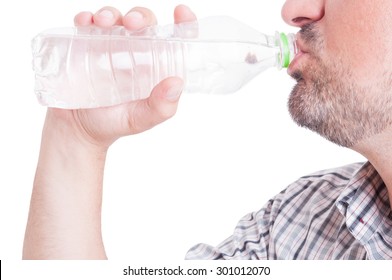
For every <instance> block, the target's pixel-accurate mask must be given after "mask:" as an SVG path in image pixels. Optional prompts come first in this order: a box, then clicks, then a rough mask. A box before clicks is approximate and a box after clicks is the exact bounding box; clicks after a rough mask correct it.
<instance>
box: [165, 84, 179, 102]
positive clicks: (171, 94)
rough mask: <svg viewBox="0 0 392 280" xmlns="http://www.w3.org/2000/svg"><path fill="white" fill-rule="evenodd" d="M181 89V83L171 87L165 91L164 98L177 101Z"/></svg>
mask: <svg viewBox="0 0 392 280" xmlns="http://www.w3.org/2000/svg"><path fill="white" fill-rule="evenodd" d="M182 90H183V85H182V84H180V85H176V86H173V87H171V88H170V89H169V90H168V91H167V93H166V99H167V100H169V101H177V100H178V98H179V97H180V95H181V93H182Z"/></svg>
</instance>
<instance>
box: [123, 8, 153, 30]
mask: <svg viewBox="0 0 392 280" xmlns="http://www.w3.org/2000/svg"><path fill="white" fill-rule="evenodd" d="M123 24H124V26H125V27H126V28H127V29H129V30H140V29H142V28H145V27H148V26H153V25H156V24H157V19H156V17H155V15H154V13H153V12H152V11H151V10H149V9H147V8H143V7H135V8H133V9H131V10H130V11H129V12H128V13H127V14H126V15H125V16H124V18H123Z"/></svg>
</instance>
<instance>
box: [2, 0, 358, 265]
mask: <svg viewBox="0 0 392 280" xmlns="http://www.w3.org/2000/svg"><path fill="white" fill-rule="evenodd" d="M283 2H284V1H283V0H278V1H277V0H275V1H260V0H257V1H256V0H242V1H221V0H220V1H218V0H209V1H200V0H183V1H182V2H179V1H178V0H164V1H153V0H151V1H148V0H144V1H143V0H138V1H136V0H135V1H131V0H129V1H124V0H106V1H101V0H94V1H70V0H56V1H53V0H51V1H49V0H35V1H31V2H30V1H18V0H14V1H8V2H7V4H6V6H4V7H3V11H2V14H1V17H0V21H1V25H0V26H1V27H0V28H1V43H0V56H1V57H0V71H1V75H0V79H1V84H0V86H1V91H2V93H1V96H2V97H1V101H0V122H1V123H0V124H1V125H0V129H1V134H0V259H3V260H4V259H5V260H13V261H18V260H20V258H21V252H22V243H23V236H24V229H25V225H26V219H27V214H28V207H29V200H30V194H31V188H32V183H33V179H34V173H35V166H36V163H37V158H38V153H39V146H40V136H41V130H42V125H43V122H44V117H45V111H46V109H45V108H44V107H42V106H40V105H39V104H38V103H37V101H36V99H35V96H34V92H33V88H34V74H33V72H32V68H31V50H30V41H31V39H32V37H33V36H34V35H36V34H37V33H39V32H40V31H42V30H43V29H47V28H50V27H57V26H70V25H72V24H73V17H74V15H75V14H76V13H77V12H79V11H82V10H91V11H96V10H97V9H99V8H100V7H102V6H104V5H112V6H115V7H118V8H119V9H120V10H121V11H122V12H123V13H126V12H127V11H128V10H129V9H130V8H132V7H133V6H136V5H140V6H147V7H150V8H151V9H152V10H154V11H155V12H156V15H157V18H158V20H159V23H161V24H167V23H171V22H172V11H173V8H174V6H175V5H176V4H179V3H184V4H187V5H189V6H190V7H192V8H193V10H194V11H195V13H196V14H197V15H198V16H199V18H202V17H206V16H211V15H222V14H224V15H230V16H232V17H235V18H237V19H239V20H240V21H243V22H244V23H247V24H248V25H250V26H253V27H255V28H257V29H259V30H260V31H262V32H264V33H271V34H273V32H275V31H276V30H280V31H290V32H295V31H296V29H294V28H290V27H288V26H287V25H285V24H284V22H283V20H282V19H281V17H280V9H281V6H282V4H283ZM293 84H294V82H293V80H291V78H290V77H289V76H288V75H287V74H286V73H285V71H280V72H278V71H277V70H274V69H271V70H268V71H267V72H265V73H263V74H261V75H260V76H258V77H257V78H256V79H254V80H253V81H251V82H250V83H249V84H248V85H247V86H245V87H244V88H243V89H241V90H240V91H238V92H237V93H235V94H232V95H229V96H207V95H184V96H183V97H182V101H181V104H180V107H179V110H178V113H177V115H176V116H175V117H174V118H173V119H171V120H169V121H168V122H166V123H165V124H163V125H160V126H159V127H156V128H154V129H153V130H150V131H148V132H146V133H143V134H140V135H137V136H131V137H127V138H123V139H121V140H119V141H118V142H116V143H115V144H114V145H113V146H112V147H111V149H110V151H109V155H108V158H107V165H106V173H105V180H104V184H105V186H104V198H103V235H104V241H105V246H106V251H107V255H108V257H109V258H110V259H112V260H127V261H132V260H138V261H146V262H147V261H153V262H154V263H156V262H159V260H166V261H167V260H182V259H183V258H184V255H185V253H186V252H187V250H188V249H189V248H190V247H191V246H193V245H195V244H197V243H199V242H203V243H208V244H212V245H217V244H219V243H220V242H221V241H223V240H224V239H225V238H226V237H228V236H229V235H230V234H231V233H232V231H233V229H234V227H235V225H236V223H237V221H238V220H239V219H240V218H241V217H242V216H244V215H245V214H247V213H248V212H251V211H255V210H258V209H259V208H261V207H262V206H263V205H264V203H265V202H266V201H267V200H268V199H269V198H271V197H272V196H274V195H275V194H277V193H278V192H280V191H281V190H282V189H283V188H285V187H286V186H287V185H288V184H289V183H291V182H292V181H294V180H296V179H297V178H298V177H300V176H303V175H306V174H308V173H310V172H313V171H317V170H320V169H326V168H331V167H336V166H340V165H344V164H346V163H351V162H354V161H362V160H364V159H363V158H362V157H361V156H359V155H357V154H356V153H354V152H352V151H350V150H348V149H343V148H340V147H337V146H335V145H333V144H331V143H329V142H327V141H326V140H324V139H323V138H321V137H319V136H318V135H315V134H314V133H311V132H309V131H307V130H306V129H302V128H298V127H297V126H296V125H295V124H294V123H293V122H292V120H291V119H290V116H289V115H288V113H287V106H286V103H287V98H288V95H289V92H290V90H291V88H292V86H293Z"/></svg>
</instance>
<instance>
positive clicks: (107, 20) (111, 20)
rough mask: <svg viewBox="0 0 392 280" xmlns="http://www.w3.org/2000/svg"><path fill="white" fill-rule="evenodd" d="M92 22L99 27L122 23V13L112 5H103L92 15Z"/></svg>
mask: <svg viewBox="0 0 392 280" xmlns="http://www.w3.org/2000/svg"><path fill="white" fill-rule="evenodd" d="M93 23H94V24H96V25H98V26H100V27H110V26H113V25H121V24H122V15H121V13H120V11H119V10H117V9H115V8H113V7H103V8H102V9H100V10H99V11H98V12H96V13H95V14H94V16H93Z"/></svg>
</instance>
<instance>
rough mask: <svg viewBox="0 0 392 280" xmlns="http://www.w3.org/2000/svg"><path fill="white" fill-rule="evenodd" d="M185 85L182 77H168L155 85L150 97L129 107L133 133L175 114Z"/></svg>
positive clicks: (130, 126) (129, 120)
mask: <svg viewBox="0 0 392 280" xmlns="http://www.w3.org/2000/svg"><path fill="white" fill-rule="evenodd" d="M183 86H184V83H183V81H182V79H180V78H177V77H170V78H167V79H165V80H163V81H161V82H160V83H159V84H158V85H157V86H155V87H154V89H153V90H152V92H151V95H150V97H149V98H147V99H144V100H140V101H139V102H138V103H137V106H132V108H129V109H130V110H128V114H129V116H128V125H129V128H128V129H129V130H130V132H131V134H134V133H139V132H142V131H145V130H148V129H150V128H152V127H154V126H155V125H157V124H160V123H162V122H164V121H166V120H167V119H169V118H171V117H172V116H174V114H175V113H176V111H177V106H178V101H179V99H180V95H181V93H182V90H183ZM132 105H133V104H132Z"/></svg>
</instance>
